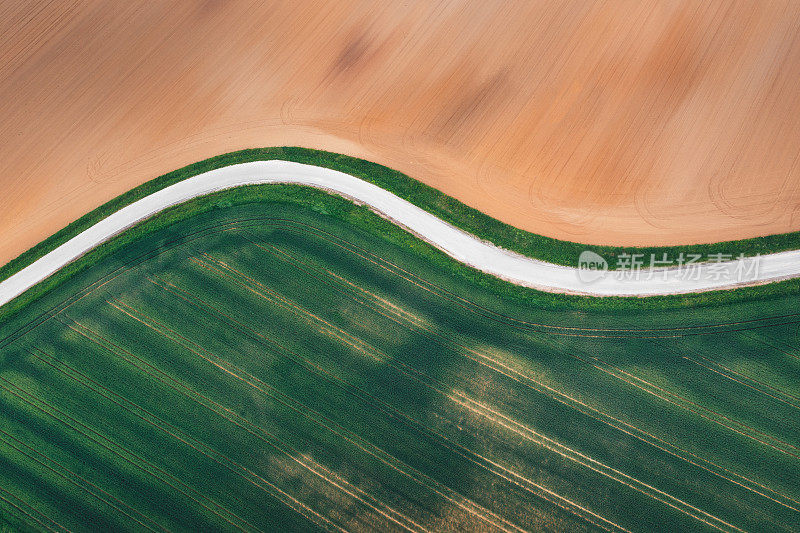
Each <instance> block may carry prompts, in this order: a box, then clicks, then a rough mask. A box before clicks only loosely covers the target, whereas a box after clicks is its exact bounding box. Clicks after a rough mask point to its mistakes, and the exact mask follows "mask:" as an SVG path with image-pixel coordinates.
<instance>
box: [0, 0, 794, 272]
mask: <svg viewBox="0 0 800 533" xmlns="http://www.w3.org/2000/svg"><path fill="white" fill-rule="evenodd" d="M380 4H383V3H380V2H378V3H376V2H363V3H359V2H345V1H337V2H325V3H316V2H281V3H274V4H273V3H270V4H267V3H264V4H262V3H256V2H253V3H245V2H216V1H205V2H174V3H171V2H145V1H141V2H128V1H125V2H123V1H103V2H69V1H61V0H56V1H55V2H50V3H36V2H23V1H8V2H3V3H2V4H0V146H2V152H1V153H0V192H1V193H2V194H0V235H2V237H3V238H2V239H0V263H5V262H6V261H8V260H10V259H12V258H13V257H15V256H16V255H18V254H19V253H21V252H22V251H24V250H25V249H27V248H29V247H30V246H32V245H34V244H36V243H37V242H39V241H40V240H42V239H44V238H46V237H47V236H49V235H50V234H52V233H54V232H55V231H57V230H59V229H61V228H62V227H63V226H65V225H66V224H68V223H69V222H71V221H72V220H74V219H76V218H78V217H79V216H81V215H82V214H84V213H86V212H88V211H90V210H91V209H93V208H94V207H96V206H98V205H100V204H101V203H103V202H105V201H106V200H109V199H111V198H113V197H114V196H117V195H118V194H121V193H123V192H125V191H126V190H128V189H130V188H132V187H133V186H135V185H137V184H140V183H142V182H144V181H147V180H149V179H152V178H154V177H156V176H158V175H160V174H163V173H165V172H168V171H170V170H173V169H175V168H178V167H181V166H184V165H186V164H189V163H192V162H195V161H197V160H200V159H204V158H206V157H209V156H212V155H216V154H219V153H224V152H229V151H232V150H236V149H240V148H248V147H260V146H272V145H302V146H308V147H312V148H322V149H327V150H332V151H337V152H342V153H347V154H349V155H354V156H357V157H363V158H366V159H370V160H373V161H376V162H379V163H383V164H385V165H388V166H391V167H394V168H397V169H398V170H401V171H403V172H405V173H407V174H409V175H411V176H413V177H415V178H417V179H419V180H421V181H424V182H425V183H428V184H430V185H432V186H434V187H437V188H438V189H440V190H442V191H444V192H445V193H447V194H450V195H452V196H454V197H456V198H458V199H460V200H462V201H464V202H465V203H467V204H469V205H471V206H473V207H476V208H478V209H480V210H481V211H484V212H486V213H488V214H490V215H492V216H495V217H497V218H499V219H501V220H503V221H504V222H508V223H510V224H513V225H515V226H518V227H520V228H524V229H527V230H530V231H533V232H536V233H540V234H544V235H548V236H551V237H556V238H561V239H568V240H574V241H580V242H588V243H594V244H620V245H631V244H639V245H657V244H681V243H687V244H688V243H698V242H711V241H720V240H728V239H736V238H745V237H754V236H759V235H765V234H771V233H780V232H785V231H791V230H798V229H800V168H799V167H798V164H797V162H798V155H800V150H798V146H800V39H798V36H799V35H800V2H788V3H787V2H750V1H747V2H700V1H696V2H692V1H682V2H681V1H678V2H663V1H658V2H641V1H632V2H625V1H617V0H614V1H609V2H594V3H593V2H587V1H584V0H578V1H568V0H558V1H548V2H544V1H542V2H527V1H524V2H518V3H516V4H514V3H511V2H501V1H497V2H493V1H490V2H471V3H466V2H451V3H434V2H410V3H407V5H403V4H404V3H400V2H395V3H392V4H393V5H391V6H384V5H380ZM387 4H388V3H387Z"/></svg>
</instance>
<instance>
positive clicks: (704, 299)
mask: <svg viewBox="0 0 800 533" xmlns="http://www.w3.org/2000/svg"><path fill="white" fill-rule="evenodd" d="M270 202H276V203H283V204H289V205H295V206H298V207H301V208H306V209H311V210H314V211H316V212H318V213H320V214H322V215H326V216H333V217H336V218H338V219H340V220H342V221H344V222H346V223H348V224H350V225H352V226H355V227H357V228H359V229H360V230H362V231H364V232H366V233H369V234H372V235H376V236H378V237H381V238H385V239H387V240H388V241H390V242H391V243H394V244H396V245H398V246H401V247H403V248H404V249H408V250H410V251H412V252H413V253H416V254H418V255H420V256H422V257H424V258H425V259H427V260H430V261H432V262H433V263H435V264H436V265H438V266H440V267H441V268H443V269H446V270H447V271H449V272H450V273H451V274H452V275H454V276H458V277H460V278H462V279H466V280H468V281H469V282H472V283H476V284H478V285H480V286H482V287H485V288H488V289H490V290H492V291H493V293H495V294H497V295H498V297H501V298H504V299H510V300H514V301H520V302H522V303H524V304H526V305H533V306H536V307H539V308H542V307H545V308H553V309H573V310H611V309H617V310H639V309H641V310H648V309H670V308H685V307H699V306H705V305H716V304H720V303H735V302H739V301H745V300H754V299H764V298H768V297H771V296H787V295H795V294H800V278H798V279H793V280H788V281H783V282H778V283H771V284H766V285H759V286H754V287H747V288H742V289H738V290H733V291H731V290H724V291H712V292H705V293H697V294H688V295H675V296H651V297H648V298H624V297H604V298H597V297H590V296H578V295H567V294H556V293H548V292H542V291H538V290H534V289H528V288H525V287H521V286H518V285H514V284H512V283H509V282H506V281H503V280H501V279H498V278H496V277H494V276H492V275H489V274H485V273H483V272H481V271H479V270H477V269H474V268H472V267H469V266H467V265H465V264H463V263H460V262H458V261H456V260H454V259H452V258H451V257H449V256H448V255H446V254H445V253H444V252H442V251H440V250H439V249H437V248H435V247H433V246H432V245H430V244H428V243H426V242H425V241H423V240H421V239H419V238H417V237H416V236H414V235H412V234H410V233H408V232H407V231H405V230H404V229H402V228H400V227H399V226H397V225H395V224H393V223H391V222H389V221H388V220H386V219H384V218H381V217H380V216H378V215H377V214H375V213H374V212H373V211H371V210H370V209H369V208H368V207H367V206H363V205H361V206H360V205H356V204H354V203H353V202H351V201H349V200H346V199H344V198H342V197H339V196H334V195H332V194H329V193H326V192H324V191H321V190H318V189H314V188H312V187H308V186H302V185H252V186H246V187H238V188H235V189H229V190H225V191H221V192H218V193H214V194H211V195H208V196H202V197H199V198H196V199H193V200H190V201H188V202H185V203H182V204H179V205H177V206H174V207H171V208H168V209H167V210H165V211H163V212H162V213H161V214H159V216H157V217H151V218H150V219H148V220H146V221H144V222H142V223H140V224H138V225H136V226H134V227H132V228H130V229H128V230H126V231H124V232H122V233H121V234H119V235H117V236H115V237H114V238H112V239H111V240H109V241H107V242H105V243H103V244H101V245H100V246H98V247H97V248H94V249H93V250H91V251H90V252H89V253H87V254H86V255H84V256H83V257H81V258H80V259H78V260H77V261H75V262H73V263H70V264H69V265H67V266H65V267H64V268H62V269H61V270H59V271H58V272H56V273H55V274H53V275H52V276H50V277H49V278H47V279H46V280H44V281H42V282H41V283H39V284H37V285H36V286H34V287H32V288H31V289H29V290H28V291H26V292H25V293H23V294H22V295H20V296H19V297H17V298H15V299H14V300H12V301H11V302H9V303H7V304H6V305H5V306H3V307H0V322H6V321H7V320H8V319H10V318H11V316H12V315H15V314H16V313H17V312H18V311H20V310H22V309H24V308H25V306H27V305H28V304H29V303H31V302H33V301H34V300H36V299H38V298H40V297H41V296H43V295H44V294H46V293H47V292H49V291H51V290H52V289H54V288H55V287H57V286H58V285H60V284H62V283H63V282H65V281H67V280H69V279H70V278H72V277H73V276H75V275H76V274H78V273H79V272H81V271H83V270H85V269H87V268H88V267H90V266H92V265H94V264H96V263H98V262H99V261H101V260H102V259H103V258H105V257H108V256H109V255H110V254H112V253H114V252H116V251H118V250H120V249H121V248H123V247H124V246H126V245H127V244H130V243H132V242H135V241H137V240H139V239H141V238H144V237H146V236H147V235H148V234H151V233H153V232H155V231H158V230H161V229H164V228H167V227H168V226H171V225H172V224H174V223H176V222H179V221H182V220H186V219H188V218H190V217H192V216H194V215H198V214H200V213H204V212H207V211H209V210H212V209H224V208H227V207H231V206H233V205H241V204H247V203H270ZM79 222H80V221H79ZM76 224H77V222H76Z"/></svg>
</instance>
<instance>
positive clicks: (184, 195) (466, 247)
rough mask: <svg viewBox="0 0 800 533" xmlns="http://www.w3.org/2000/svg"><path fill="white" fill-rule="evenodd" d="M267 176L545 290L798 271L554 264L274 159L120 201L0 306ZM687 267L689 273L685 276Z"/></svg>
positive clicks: (716, 281)
mask: <svg viewBox="0 0 800 533" xmlns="http://www.w3.org/2000/svg"><path fill="white" fill-rule="evenodd" d="M271 183H272V184H274V183H298V184H301V185H309V186H311V187H317V188H321V189H325V190H327V191H332V192H334V193H337V194H341V195H343V196H345V197H347V198H349V199H352V200H355V201H358V202H363V203H365V204H367V205H369V206H370V207H372V208H373V209H374V210H375V211H377V212H378V213H380V214H381V215H383V216H385V217H387V218H389V219H390V220H392V221H394V222H395V223H396V224H399V225H401V226H403V227H404V228H406V229H407V230H408V231H410V232H411V233H413V234H415V235H417V236H418V237H420V238H422V239H425V240H426V241H428V242H429V243H431V244H433V245H434V246H436V247H437V248H439V249H440V250H442V251H444V252H445V253H446V254H447V255H449V256H450V257H452V258H454V259H456V260H458V261H461V262H462V263H466V264H468V265H471V266H473V267H475V268H477V269H478V270H481V271H483V272H486V273H488V274H492V275H494V276H497V277H499V278H502V279H505V280H507V281H510V282H512V283H515V284H517V285H522V286H525V287H532V288H536V289H540V290H544V291H549V292H558V293H580V294H588V295H592V296H654V295H665V294H683V293H690V292H703V291H708V290H716V289H729V288H734V287H738V286H742V285H753V284H761V283H768V282H771V281H777V280H783V279H789V278H795V277H797V276H800V250H792V251H788V252H781V253H776V254H769V255H764V256H761V257H759V258H757V259H741V260H738V261H727V262H717V263H703V264H697V265H696V266H695V267H694V268H693V271H692V272H687V270H686V269H685V268H684V269H681V268H671V269H666V270H660V271H658V272H653V271H650V270H641V271H634V270H631V271H630V274H634V275H628V274H627V273H625V272H621V273H620V272H617V273H614V272H608V271H592V272H588V271H585V270H584V271H580V270H579V269H578V268H575V267H567V266H562V265H554V264H552V263H546V262H544V261H539V260H536V259H531V258H529V257H525V256H523V255H520V254H517V253H514V252H510V251H508V250H504V249H502V248H498V247H496V246H494V245H493V244H491V243H487V242H486V241H484V240H482V239H479V238H477V237H475V236H474V235H471V234H469V233H466V232H464V231H462V230H460V229H458V228H456V227H454V226H452V225H450V224H448V223H446V222H444V221H443V220H441V219H439V218H437V217H435V216H434V215H432V214H430V213H428V212H427V211H425V210H423V209H421V208H419V207H417V206H415V205H414V204H412V203H410V202H408V201H406V200H403V199H402V198H400V197H398V196H395V195H394V194H392V193H390V192H389V191H387V190H385V189H381V188H380V187H378V186H377V185H374V184H372V183H369V182H367V181H364V180H361V179H358V178H356V177H353V176H351V175H349V174H345V173H342V172H338V171H335V170H331V169H328V168H322V167H317V166H313V165H304V164H300V163H294V162H289V161H280V160H273V161H254V162H251V163H242V164H238V165H231V166H227V167H223V168H219V169H216V170H211V171H209V172H205V173H203V174H199V175H197V176H193V177H191V178H188V179H186V180H183V181H181V182H178V183H176V184H174V185H171V186H169V187H167V188H165V189H162V190H160V191H157V192H155V193H153V194H151V195H149V196H146V197H144V198H141V199H140V200H137V201H136V202H134V203H132V204H130V205H128V206H126V207H124V208H122V209H120V210H119V211H117V212H116V213H113V214H111V215H109V216H108V217H106V218H105V219H103V220H101V221H99V222H97V223H96V224H95V225H93V226H92V227H90V228H88V229H86V230H85V231H83V232H81V233H80V234H78V235H76V236H75V237H73V238H72V239H70V240H69V241H67V242H66V243H64V244H62V245H61V246H59V247H58V248H56V249H55V250H53V251H52V252H50V253H48V254H46V255H45V256H43V257H41V258H40V259H38V260H36V261H34V262H33V263H31V264H30V265H28V266H27V267H25V268H24V269H22V270H20V271H19V272H17V273H16V274H14V275H13V276H11V277H9V278H7V279H5V280H3V281H2V282H0V306H3V305H4V304H6V303H8V302H9V301H11V300H12V299H13V298H15V297H16V296H18V295H20V294H22V293H23V292H25V291H26V290H28V289H29V288H31V287H33V286H34V285H36V284H37V283H39V282H40V281H43V280H44V279H46V278H47V277H49V276H50V275H52V274H53V273H55V272H57V271H58V270H59V269H61V268H63V267H64V266H66V265H67V264H69V263H70V262H72V261H74V260H75V259H77V258H78V257H81V256H82V255H84V254H86V253H87V252H89V251H90V250H91V249H93V248H95V247H96V246H98V245H99V244H101V243H103V242H105V241H107V240H108V239H110V238H111V237H113V236H114V235H118V234H119V233H120V232H122V231H123V230H125V229H127V228H130V227H131V226H134V225H135V224H137V223H138V222H141V221H142V220H145V219H147V218H149V217H151V216H153V215H155V214H157V213H158V212H160V211H162V210H163V209H166V208H167V207H170V206H173V205H176V204H179V203H181V202H185V201H187V200H190V199H192V198H196V197H198V196H202V195H205V194H210V193H212V192H216V191H220V190H223V189H229V188H232V187H238V186H242V185H253V184H271ZM598 258H599V256H598ZM600 259H601V260H602V258H600ZM744 270H747V271H748V275H747V276H746V277H742V276H738V275H737V272H742V271H744ZM687 273H689V274H691V275H689V276H687ZM595 274H596V275H595ZM620 274H621V275H620ZM587 275H588V276H589V278H588V279H587Z"/></svg>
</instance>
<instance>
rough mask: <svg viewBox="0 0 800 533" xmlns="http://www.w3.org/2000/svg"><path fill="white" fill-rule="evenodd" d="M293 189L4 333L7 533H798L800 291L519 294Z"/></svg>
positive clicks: (133, 249) (174, 227) (142, 247)
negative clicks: (600, 301) (654, 302)
mask: <svg viewBox="0 0 800 533" xmlns="http://www.w3.org/2000/svg"><path fill="white" fill-rule="evenodd" d="M271 187H272V189H270V190H271V191H273V192H272V193H270V194H272V195H273V200H264V199H263V198H262V200H261V201H252V202H251V201H241V202H231V201H228V200H226V198H233V197H234V196H232V195H239V198H240V199H241V198H246V197H247V194H248V193H247V192H242V191H239V192H229V193H222V194H221V195H217V196H215V197H210V198H206V199H202V200H198V201H196V202H195V203H194V204H193V205H194V207H195V208H196V207H197V206H198V205H201V204H202V205H205V206H206V207H208V208H207V209H196V210H195V211H196V212H197V213H198V214H194V215H193V216H188V217H184V218H181V217H179V216H175V217H174V222H170V223H167V222H168V221H171V220H172V219H170V216H173V215H174V214H175V213H180V212H182V211H180V210H181V209H184V211H183V212H185V213H188V212H189V211H185V209H188V208H178V210H176V211H172V212H171V213H172V215H171V214H169V213H168V214H166V215H163V217H165V218H162V219H161V222H158V220H155V221H151V222H150V223H149V224H150V225H151V227H152V228H154V229H153V231H150V232H144V231H143V232H141V234H131V235H133V236H130V235H129V236H128V237H127V240H124V241H119V242H123V243H124V246H123V245H121V244H120V245H118V246H116V247H114V246H111V247H106V248H105V249H104V250H105V251H104V252H103V255H97V256H95V257H94V258H89V259H92V261H90V262H89V263H87V265H85V266H84V267H83V268H80V269H77V268H76V269H74V270H73V271H71V272H69V271H68V272H67V273H66V274H64V275H63V276H62V278H61V279H60V280H59V284H58V285H57V286H56V285H54V286H53V287H52V288H51V290H49V291H47V292H41V294H42V295H41V296H40V297H37V298H36V299H30V300H26V301H25V305H24V306H19V307H17V308H16V309H15V310H14V312H13V313H9V314H7V315H5V317H4V318H1V319H0V321H1V322H0V531H2V530H5V529H11V530H15V529H22V530H52V531H61V530H79V531H80V530H158V531H183V530H192V531H194V530H239V529H241V530H248V531H251V530H253V531H257V530H260V531H274V530H309V529H329V530H339V531H341V530H348V531H350V530H376V529H377V530H413V531H432V530H502V531H519V530H562V531H563V530H568V531H579V530H631V531H650V530H665V531H675V530H723V531H733V530H736V531H738V530H748V531H749V530H770V531H775V530H798V529H800V526H798V524H800V416H799V415H800V379H798V377H799V376H800V332H798V323H800V308H798V306H797V295H796V294H795V293H794V292H793V291H790V290H787V291H781V290H771V291H770V292H760V293H758V295H759V298H758V299H750V300H748V299H741V301H727V302H721V303H717V304H716V305H702V306H698V307H689V308H685V307H683V308H681V307H680V306H678V307H676V308H669V306H666V307H664V308H651V309H646V308H641V307H637V306H636V305H631V306H624V305H616V304H614V305H607V306H605V307H597V308H592V306H586V305H583V306H582V305H577V304H576V302H578V303H580V302H583V301H585V300H579V299H572V300H571V299H569V298H562V299H560V300H558V299H556V300H554V299H552V298H551V297H550V296H549V295H548V296H541V295H540V293H534V292H533V291H528V292H527V294H532V295H534V296H531V297H521V296H519V295H518V294H517V293H515V292H513V291H512V290H511V289H508V288H506V289H503V287H502V286H501V285H502V284H500V283H499V282H498V284H497V286H495V285H493V284H492V283H488V282H481V281H480V279H479V277H478V276H477V275H476V276H472V274H471V273H470V271H468V269H466V268H462V269H461V270H457V269H455V268H454V267H453V266H452V263H453V262H452V261H451V260H449V259H447V258H446V257H444V256H443V255H442V254H440V253H439V252H437V251H435V250H433V249H431V248H430V247H428V246H427V245H424V244H421V243H420V242H419V241H416V240H414V239H413V238H411V237H408V236H405V234H403V233H402V232H401V231H400V230H397V231H395V232H392V230H390V229H388V228H389V224H388V223H387V222H385V221H383V220H382V219H380V218H378V217H377V216H375V215H373V214H371V213H370V212H369V211H367V210H365V209H363V208H359V207H356V206H352V205H351V204H349V203H348V202H346V201H344V200H341V199H336V198H333V197H329V196H327V195H325V194H324V193H319V192H307V191H306V192H305V193H303V194H305V195H306V196H304V198H305V199H304V200H303V202H298V201H294V202H293V201H288V200H286V199H285V198H289V197H294V196H297V194H296V193H297V192H298V191H301V190H302V191H305V189H303V188H292V187H283V186H280V187H279V186H271ZM253 190H255V189H253ZM282 194H285V198H284V200H283V201H279V199H280V197H281V195H282ZM226 195H227V196H226ZM242 195H244V196H242ZM301 196H302V195H301ZM264 198H266V196H265V197H264ZM308 205H310V206H311V207H312V209H309V208H308V207H307V206H308ZM193 212H194V211H193ZM353 220H358V221H361V222H362V223H361V224H356V223H352V221H353ZM125 238H126V237H125V236H124V235H123V239H125ZM498 287H499V288H498ZM506 290H507V292H504V291H506ZM754 294H755V293H754ZM537 295H538V296H537ZM704 301H705V300H702V301H701V300H698V303H702V302H704ZM559 302H560V303H559ZM609 302H614V300H609ZM573 304H576V305H573Z"/></svg>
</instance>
